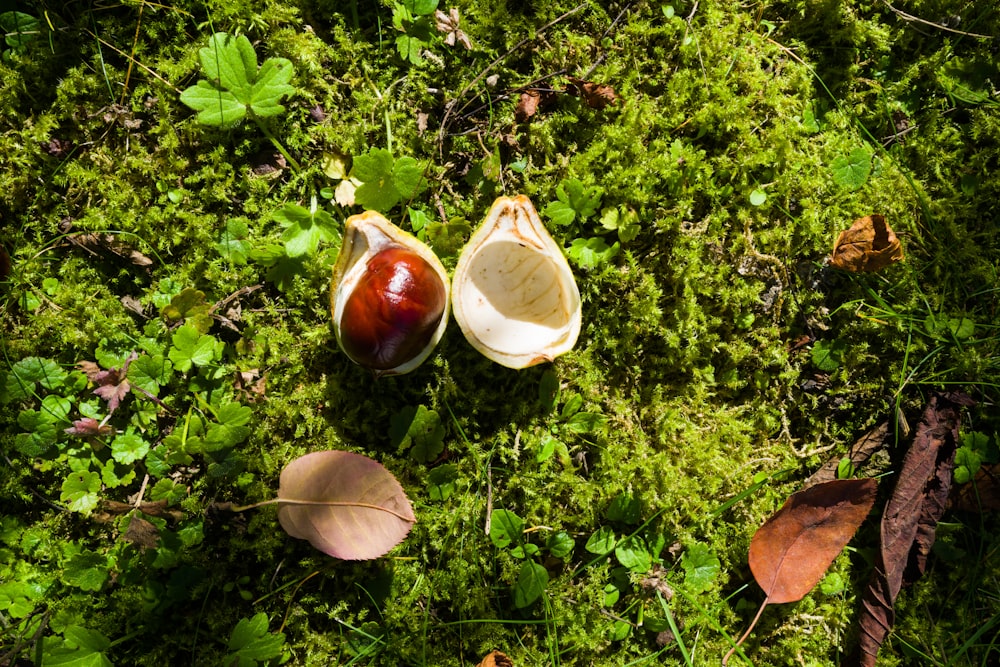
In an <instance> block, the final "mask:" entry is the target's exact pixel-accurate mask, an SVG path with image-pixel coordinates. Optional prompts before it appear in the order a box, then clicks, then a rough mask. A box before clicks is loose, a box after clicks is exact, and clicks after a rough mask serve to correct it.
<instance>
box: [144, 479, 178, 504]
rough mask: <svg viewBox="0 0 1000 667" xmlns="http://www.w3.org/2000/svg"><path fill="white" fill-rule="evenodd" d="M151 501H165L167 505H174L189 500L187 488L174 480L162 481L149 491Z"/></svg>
mask: <svg viewBox="0 0 1000 667" xmlns="http://www.w3.org/2000/svg"><path fill="white" fill-rule="evenodd" d="M149 497H150V499H151V500H154V501H155V500H165V501H166V502H167V505H174V504H176V503H179V502H180V501H182V500H184V499H185V498H187V487H186V486H185V485H183V484H179V483H177V482H175V481H174V480H172V479H161V480H160V481H158V482H157V483H156V484H154V485H153V488H151V489H150V490H149Z"/></svg>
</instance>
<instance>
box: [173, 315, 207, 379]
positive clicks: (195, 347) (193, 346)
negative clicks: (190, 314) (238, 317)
mask: <svg viewBox="0 0 1000 667" xmlns="http://www.w3.org/2000/svg"><path fill="white" fill-rule="evenodd" d="M215 343H216V340H215V338H213V337H212V336H209V335H208V334H203V333H200V332H199V331H198V329H196V328H195V327H193V326H191V325H190V324H185V325H184V326H182V327H179V328H178V329H177V331H175V332H174V335H173V336H172V337H171V344H172V346H171V348H170V352H169V354H168V355H167V356H168V357H169V358H170V360H171V361H172V362H173V363H174V367H175V368H176V369H177V370H179V371H180V372H181V373H186V372H188V371H189V370H191V367H192V366H205V365H207V364H209V363H211V361H212V359H214V357H215Z"/></svg>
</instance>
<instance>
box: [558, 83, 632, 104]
mask: <svg viewBox="0 0 1000 667" xmlns="http://www.w3.org/2000/svg"><path fill="white" fill-rule="evenodd" d="M569 81H570V86H569V87H568V88H567V90H566V92H568V93H570V94H571V95H579V96H580V98H581V99H582V100H583V102H584V104H586V105H587V106H588V107H590V108H591V109H603V108H604V107H606V106H608V105H610V104H615V103H617V102H620V101H621V99H620V98H619V97H618V94H617V93H616V92H615V89H614V88H612V87H611V86H609V85H607V84H603V83H594V82H593V81H584V80H583V79H578V78H576V77H575V76H571V77H569Z"/></svg>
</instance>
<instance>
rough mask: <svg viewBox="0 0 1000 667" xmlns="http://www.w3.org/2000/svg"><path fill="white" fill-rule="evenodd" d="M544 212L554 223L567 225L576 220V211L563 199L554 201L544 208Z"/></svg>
mask: <svg viewBox="0 0 1000 667" xmlns="http://www.w3.org/2000/svg"><path fill="white" fill-rule="evenodd" d="M542 213H544V214H545V217H547V218H548V219H549V220H551V221H552V223H553V224H556V225H559V226H566V225H568V224H570V223H572V222H573V221H574V220H576V211H575V210H574V209H573V207H572V206H570V205H569V204H568V203H566V202H563V201H554V202H552V203H550V204H549V205H548V206H546V207H545V208H544V209H542Z"/></svg>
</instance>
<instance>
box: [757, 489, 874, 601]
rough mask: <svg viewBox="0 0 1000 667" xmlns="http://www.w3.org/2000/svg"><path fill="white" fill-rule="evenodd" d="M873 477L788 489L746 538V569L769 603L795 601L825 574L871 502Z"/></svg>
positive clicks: (851, 535) (870, 505)
mask: <svg viewBox="0 0 1000 667" xmlns="http://www.w3.org/2000/svg"><path fill="white" fill-rule="evenodd" d="M875 487H876V484H875V480H874V479H840V480H834V481H832V482H825V483H823V484H817V485H816V486H813V487H810V488H808V489H806V490H805V491H799V492H798V493H794V494H792V495H791V496H790V497H789V498H788V500H787V501H786V502H785V504H784V506H783V507H782V508H781V509H780V510H778V512H777V513H776V514H774V515H773V516H772V517H771V518H770V519H768V520H767V521H766V522H765V523H764V525H763V526H761V527H760V528H759V529H758V530H757V532H756V534H754V536H753V539H752V540H751V542H750V570H751V571H752V572H753V576H754V579H756V580H757V583H758V584H760V587H761V588H763V589H764V592H765V593H767V601H768V603H770V604H780V603H783V602H796V601H798V600H801V599H802V598H803V597H804V596H805V595H806V593H808V592H809V591H811V590H812V589H813V587H814V586H815V585H816V584H817V583H818V582H819V580H820V579H822V578H823V575H824V574H825V573H826V570H827V568H828V567H830V563H832V562H833V559H834V558H836V557H837V555H838V554H839V553H840V552H841V551H842V550H843V548H844V547H845V546H846V545H847V543H848V542H850V541H851V537H853V536H854V533H855V531H857V529H858V527H859V526H860V525H861V522H863V521H864V520H865V517H866V516H868V512H869V511H870V510H871V508H872V505H873V504H874V503H875Z"/></svg>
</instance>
